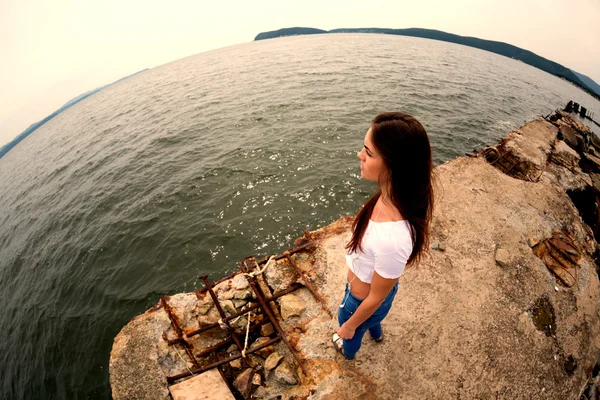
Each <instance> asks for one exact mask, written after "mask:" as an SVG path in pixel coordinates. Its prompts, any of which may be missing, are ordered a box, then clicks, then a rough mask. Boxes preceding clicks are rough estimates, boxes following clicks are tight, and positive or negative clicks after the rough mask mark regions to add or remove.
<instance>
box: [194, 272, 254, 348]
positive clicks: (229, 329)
mask: <svg viewBox="0 0 600 400" xmlns="http://www.w3.org/2000/svg"><path fill="white" fill-rule="evenodd" d="M200 279H202V280H203V281H204V285H205V286H206V287H207V288H208V293H210V297H212V300H213V303H215V307H217V310H218V311H219V315H220V316H221V320H222V321H223V323H225V325H226V326H227V333H228V334H230V335H231V337H232V338H233V341H234V342H235V344H236V345H237V347H238V348H239V349H240V351H242V350H243V349H244V345H243V344H242V342H240V339H239V338H238V337H237V335H236V334H235V333H234V331H233V328H232V327H231V325H229V320H226V318H227V314H225V311H223V308H222V307H221V303H219V299H218V298H217V295H216V294H215V292H214V290H213V289H212V285H211V284H210V281H209V280H208V275H202V276H201V277H200Z"/></svg>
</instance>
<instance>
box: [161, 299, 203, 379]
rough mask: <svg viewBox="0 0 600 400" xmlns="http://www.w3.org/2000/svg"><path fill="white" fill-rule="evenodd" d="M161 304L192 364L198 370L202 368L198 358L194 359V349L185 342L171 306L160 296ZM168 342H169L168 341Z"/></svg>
mask: <svg viewBox="0 0 600 400" xmlns="http://www.w3.org/2000/svg"><path fill="white" fill-rule="evenodd" d="M160 303H161V305H162V307H163V308H164V309H165V311H166V313H167V315H168V316H169V320H170V321H171V326H172V327H173V330H174V331H175V334H176V335H177V337H178V338H179V339H182V342H183V347H184V348H185V353H186V354H187V355H188V357H189V358H190V360H191V361H192V364H193V365H194V367H196V368H198V367H200V364H199V363H198V360H197V359H196V357H194V353H192V349H191V348H190V345H189V343H188V342H186V341H185V340H183V337H182V336H183V331H182V330H181V327H180V326H179V323H178V322H177V318H176V317H175V316H174V315H173V310H172V308H171V306H170V305H169V303H167V300H166V298H165V296H160ZM163 335H164V334H163ZM164 336H165V337H166V335H164ZM167 342H168V339H167Z"/></svg>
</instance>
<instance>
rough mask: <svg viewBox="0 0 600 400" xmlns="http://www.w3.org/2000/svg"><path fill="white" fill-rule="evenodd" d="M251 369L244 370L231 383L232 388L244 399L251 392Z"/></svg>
mask: <svg viewBox="0 0 600 400" xmlns="http://www.w3.org/2000/svg"><path fill="white" fill-rule="evenodd" d="M252 376H253V371H252V368H246V369H245V370H244V371H243V372H242V373H241V374H239V375H238V376H237V377H236V378H235V380H234V381H233V387H234V388H236V389H237V390H238V391H239V392H240V393H241V394H242V396H244V397H247V396H248V395H249V394H250V391H251V390H252Z"/></svg>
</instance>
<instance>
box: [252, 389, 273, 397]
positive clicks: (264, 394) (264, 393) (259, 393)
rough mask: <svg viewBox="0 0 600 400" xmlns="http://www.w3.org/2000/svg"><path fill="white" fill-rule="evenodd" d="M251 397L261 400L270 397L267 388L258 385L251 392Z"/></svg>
mask: <svg viewBox="0 0 600 400" xmlns="http://www.w3.org/2000/svg"><path fill="white" fill-rule="evenodd" d="M252 398H253V399H259V400H262V399H270V398H271V397H269V392H268V391H267V389H265V388H264V387H262V386H260V387H258V388H257V389H256V390H255V391H254V393H252Z"/></svg>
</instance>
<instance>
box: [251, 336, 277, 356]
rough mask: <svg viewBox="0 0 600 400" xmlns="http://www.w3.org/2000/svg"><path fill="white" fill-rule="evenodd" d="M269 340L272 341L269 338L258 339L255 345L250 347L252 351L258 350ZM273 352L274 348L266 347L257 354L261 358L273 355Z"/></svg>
mask: <svg viewBox="0 0 600 400" xmlns="http://www.w3.org/2000/svg"><path fill="white" fill-rule="evenodd" d="M269 340H271V339H269V338H268V337H259V338H258V339H256V340H255V341H254V343H252V344H251V345H250V350H253V349H256V348H257V347H260V346H262V345H263V344H265V343H266V342H268V341H269ZM271 352H273V346H267V347H265V348H263V349H260V350H258V351H257V352H256V354H258V355H259V356H261V357H268V356H269V355H270V354H271Z"/></svg>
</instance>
